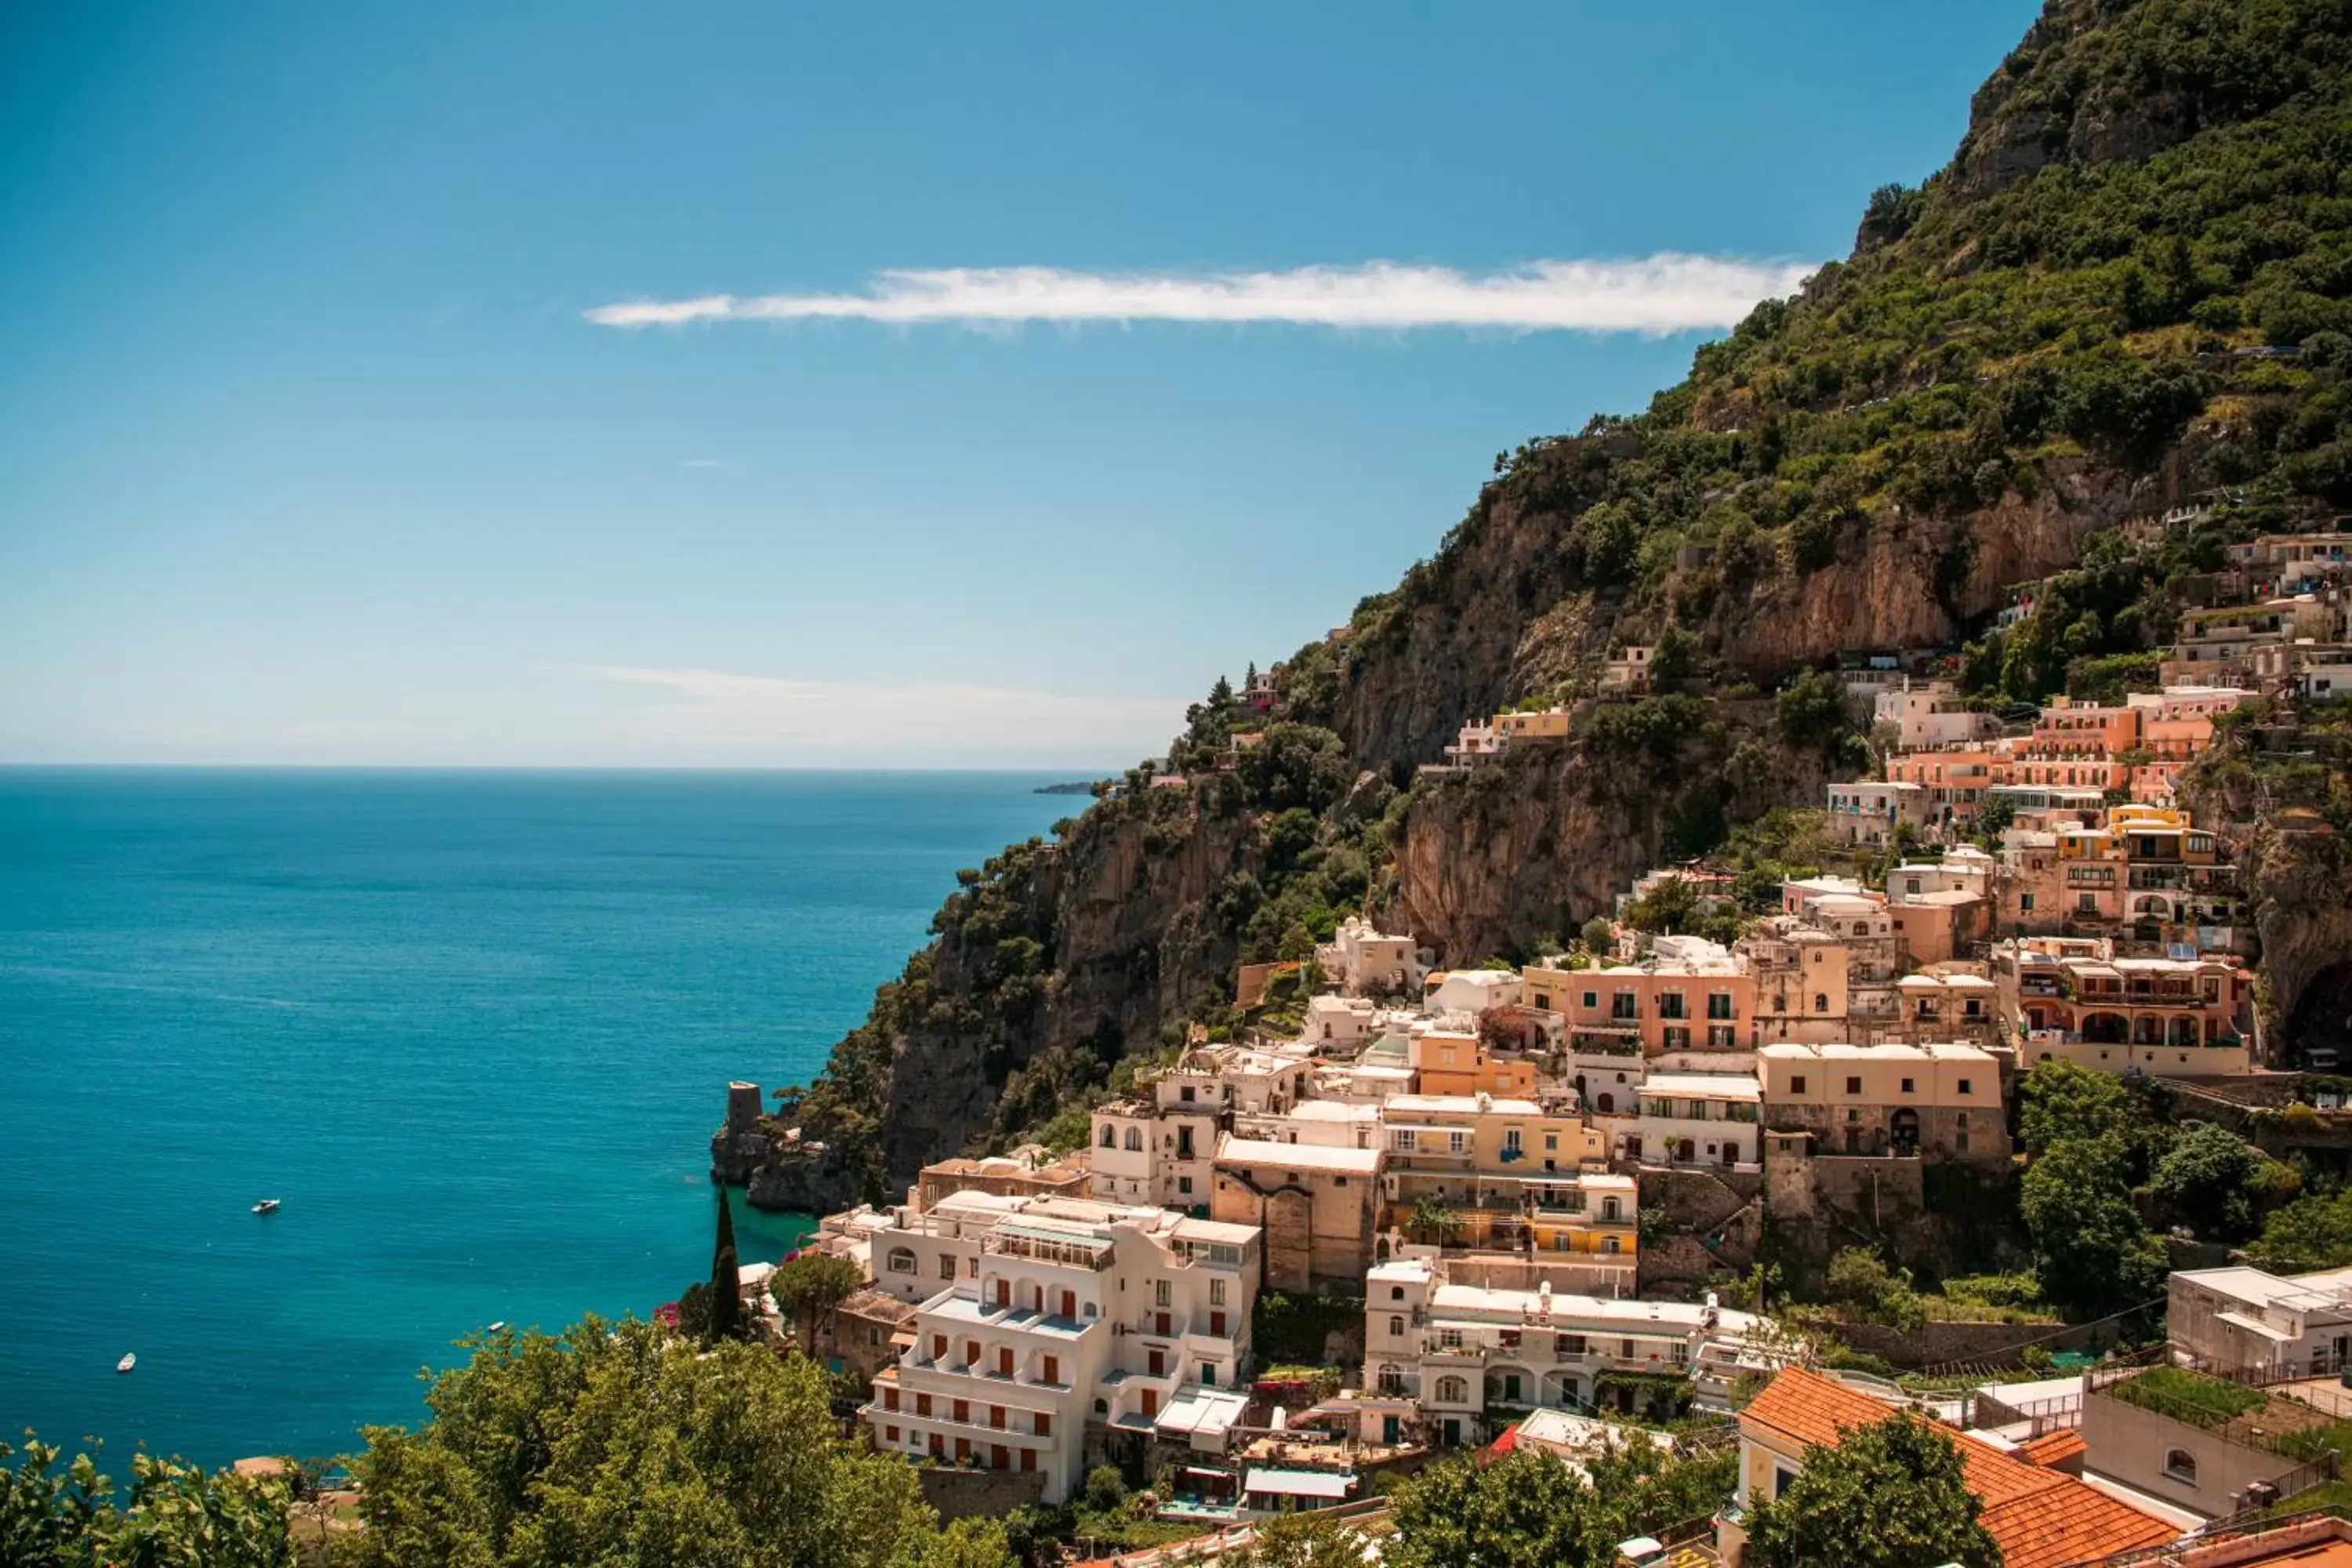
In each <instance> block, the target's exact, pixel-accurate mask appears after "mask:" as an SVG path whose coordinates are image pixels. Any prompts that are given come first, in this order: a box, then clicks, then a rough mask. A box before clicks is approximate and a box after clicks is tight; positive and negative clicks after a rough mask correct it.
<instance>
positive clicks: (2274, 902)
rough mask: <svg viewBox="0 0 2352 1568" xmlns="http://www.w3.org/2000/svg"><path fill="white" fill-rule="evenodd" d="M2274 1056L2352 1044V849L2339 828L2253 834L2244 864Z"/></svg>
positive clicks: (2280, 1059)
mask: <svg viewBox="0 0 2352 1568" xmlns="http://www.w3.org/2000/svg"><path fill="white" fill-rule="evenodd" d="M2245 877H2246V886H2247V889H2248V891H2249V894H2250V896H2251V899H2252V914H2253V923H2254V930H2255V931H2256V933H2257V934H2258V935H2259V937H2260V938H2261V941H2262V956H2263V989H2264V996H2263V1011H2264V1019H2265V1024H2266V1026H2267V1027H2268V1029H2269V1030H2270V1031H2271V1038H2270V1039H2269V1041H2268V1042H2267V1044H2268V1046H2269V1048H2270V1053H2271V1057H2272V1059H2273V1061H2274V1062H2276V1063H2278V1064H2280V1065H2291V1064H2292V1063H2293V1062H2294V1061H2295V1060H2296V1059H2298V1053H2300V1052H2301V1051H2304V1050H2307V1049H2309V1048H2311V1047H2316V1046H2325V1047H2333V1048H2335V1049H2336V1050H2337V1051H2339V1052H2341V1051H2344V1050H2345V1049H2347V1047H2352V851H2347V847H2346V844H2345V841H2344V839H2343V838H2342V837H2340V836H2338V835H2336V834H2332V833H2330V834H2319V833H2282V832H2280V831H2279V830H2278V829H2277V828H2276V827H2274V826H2263V828H2261V829H2260V830H2258V831H2257V832H2256V834H2255V835H2254V840H2253V847H2252V853H2251V854H2250V855H2249V856H2248V858H2247V860H2246V864H2245Z"/></svg>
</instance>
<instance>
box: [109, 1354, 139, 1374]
mask: <svg viewBox="0 0 2352 1568" xmlns="http://www.w3.org/2000/svg"><path fill="white" fill-rule="evenodd" d="M138 1364H139V1357H138V1356H137V1355H136V1354H132V1353H128V1352H126V1353H125V1354H124V1356H123V1358H122V1359H121V1361H119V1362H116V1363H114V1370H115V1371H117V1372H129V1371H130V1370H131V1368H132V1367H134V1366H137V1365H138Z"/></svg>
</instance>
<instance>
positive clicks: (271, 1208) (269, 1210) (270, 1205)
mask: <svg viewBox="0 0 2352 1568" xmlns="http://www.w3.org/2000/svg"><path fill="white" fill-rule="evenodd" d="M279 1201H280V1200H278V1199H277V1198H264V1199H262V1200H261V1201H260V1202H259V1203H257V1204H256V1205H253V1212H254V1213H256V1214H276V1213H277V1212H278V1203H279Z"/></svg>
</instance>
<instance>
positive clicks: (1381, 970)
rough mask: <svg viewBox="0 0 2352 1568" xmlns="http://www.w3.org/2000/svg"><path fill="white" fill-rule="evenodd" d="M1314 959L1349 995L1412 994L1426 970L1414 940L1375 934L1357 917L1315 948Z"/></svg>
mask: <svg viewBox="0 0 2352 1568" xmlns="http://www.w3.org/2000/svg"><path fill="white" fill-rule="evenodd" d="M1315 957H1316V962H1317V963H1319V964H1320V965H1321V966H1322V970H1323V973H1324V974H1325V975H1326V976H1328V978H1330V979H1332V980H1335V981H1337V982H1338V983H1339V987H1340V989H1341V990H1343V991H1345V992H1346V993H1347V994H1349V995H1350V996H1392V995H1411V994H1413V992H1414V991H1415V990H1417V989H1418V988H1419V986H1420V984H1421V977H1422V975H1423V973H1426V970H1427V966H1426V965H1424V964H1423V963H1422V961H1421V951H1420V948H1419V947H1418V945H1417V944H1416V943H1415V942H1413V940H1412V938H1411V937H1409V936H1392V935H1389V934H1387V933H1384V932H1381V931H1375V930H1373V929H1372V926H1371V923H1370V921H1366V920H1364V919H1362V918H1361V917H1360V916H1356V915H1350V916H1349V917H1348V918H1347V919H1346V920H1344V921H1340V922H1339V932H1338V934H1337V936H1336V938H1335V939H1334V940H1333V941H1331V942H1328V943H1326V944H1325V945H1323V946H1321V947H1318V949H1316V952H1315Z"/></svg>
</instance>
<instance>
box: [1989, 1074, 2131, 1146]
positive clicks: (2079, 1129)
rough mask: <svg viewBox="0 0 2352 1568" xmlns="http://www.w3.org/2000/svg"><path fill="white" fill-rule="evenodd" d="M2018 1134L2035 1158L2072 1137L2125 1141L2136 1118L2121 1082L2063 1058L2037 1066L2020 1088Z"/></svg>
mask: <svg viewBox="0 0 2352 1568" xmlns="http://www.w3.org/2000/svg"><path fill="white" fill-rule="evenodd" d="M2018 1104H2019V1110H2018V1117H2017V1130H2018V1133H2019V1136H2020V1137H2021V1138H2022V1139H2023V1140H2024V1142H2025V1148H2026V1152H2028V1153H2032V1154H2039V1153H2041V1152H2042V1151H2043V1150H2045V1149H2047V1148H2049V1147H2050V1146H2051V1145H2052V1144H2053V1143H2057V1142H2062V1141H2063V1140H2066V1139H2070V1138H2098V1137H2104V1136H2107V1135H2110V1134H2112V1135H2113V1136H2115V1137H2116V1138H2121V1137H2123V1136H2124V1135H2125V1133H2126V1131H2128V1130H2129V1129H2130V1127H2131V1125H2132V1120H2133V1117H2132V1105H2131V1097H2130V1095H2128V1094H2127V1093H2126V1092H2125V1090H2124V1086H2123V1080H2122V1079H2118V1078H2116V1075H2115V1074H2113V1073H2105V1072H2094V1071H2093V1070H2091V1069H2090V1068H2084V1067H2077V1066H2076V1065H2075V1064H2074V1063H2073V1062H2070V1061H2067V1060H2066V1059H2065V1058H2063V1057H2053V1058H2051V1059H2049V1060H2047V1061H2041V1062H2036V1063H2034V1065H2033V1070H2032V1071H2031V1072H2029V1073H2027V1074H2026V1075H2025V1081H2024V1082H2023V1083H2021V1084H2020V1085H2019V1086H2018Z"/></svg>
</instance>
